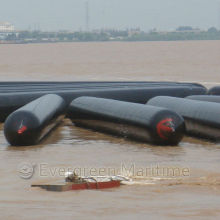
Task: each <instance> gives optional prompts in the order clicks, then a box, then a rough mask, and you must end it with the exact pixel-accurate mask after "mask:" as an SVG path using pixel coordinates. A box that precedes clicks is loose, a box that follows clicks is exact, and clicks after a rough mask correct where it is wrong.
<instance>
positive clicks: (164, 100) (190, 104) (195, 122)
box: [147, 96, 220, 140]
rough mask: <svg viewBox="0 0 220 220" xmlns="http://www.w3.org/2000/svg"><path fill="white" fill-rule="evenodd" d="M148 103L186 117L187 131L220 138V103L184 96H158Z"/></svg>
mask: <svg viewBox="0 0 220 220" xmlns="http://www.w3.org/2000/svg"><path fill="white" fill-rule="evenodd" d="M147 104H148V105H152V106H157V107H164V108H169V109H172V110H173V111H175V112H177V113H178V114H180V115H181V116H183V117H184V119H185V124H186V132H187V133H188V134H190V135H193V136H198V137H202V138H209V139H213V140H219V139H220V117H219V115H220V104H218V103H212V102H205V101H197V100H190V99H183V98H174V97H166V96H158V97H155V98H152V99H151V100H149V101H148V103H147Z"/></svg>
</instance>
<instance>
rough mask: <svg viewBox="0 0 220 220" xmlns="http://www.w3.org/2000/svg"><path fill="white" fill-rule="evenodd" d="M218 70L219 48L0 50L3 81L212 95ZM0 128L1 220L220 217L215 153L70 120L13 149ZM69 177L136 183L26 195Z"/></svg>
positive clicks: (209, 146)
mask: <svg viewBox="0 0 220 220" xmlns="http://www.w3.org/2000/svg"><path fill="white" fill-rule="evenodd" d="M219 61H220V41H188V42H141V43H119V42H115V43H64V44H62V43H61V44H30V45H0V80H1V81H4V80H7V81H12V80H25V81H30V80H38V81H43V80H52V81H54V80H57V81H58V80H72V81H74V80H82V81H83V80H86V81H89V80H90V81H92V80H96V81H102V80H105V81H107V80H117V81H119V80H139V81H141V80H143V81H148V80H150V81H152V80H160V81H161V80H166V81H188V82H200V83H203V84H204V85H205V86H207V87H211V86H214V85H218V84H219V83H220V62H219ZM0 128H1V129H0V215H1V219H10V220H12V219H36V220H41V219H42V220H45V219H122V220H123V219H138V218H139V219H146V217H147V218H148V219H184V218H187V219H218V218H219V217H220V208H219V207H220V169H219V166H220V144H218V143H211V142H208V141H204V140H198V139H194V138H190V137H185V138H184V139H183V140H182V142H181V143H180V144H179V146H174V147H169V146H168V147H161V146H151V145H149V144H143V143H136V142H133V141H130V140H125V139H122V138H116V137H113V136H110V135H105V134H101V133H98V132H93V131H90V130H85V129H82V128H76V127H74V126H73V125H72V123H71V122H70V121H69V120H67V119H66V120H65V121H64V122H63V123H62V125H60V126H59V127H58V128H57V129H56V130H55V131H54V132H53V133H52V134H51V135H50V136H49V137H48V138H46V139H45V140H44V141H43V142H42V143H41V144H40V145H37V146H33V147H21V148H15V147H10V146H9V145H8V143H7V141H6V140H5V138H4V133H3V124H2V125H1V127H0ZM24 162H25V163H28V164H31V165H33V166H34V168H35V173H34V175H33V177H32V178H30V179H24V178H21V177H20V176H19V172H18V171H19V167H21V166H22V165H23V163H24ZM68 169H76V170H77V171H79V172H80V171H81V173H82V174H84V173H85V172H86V174H88V173H89V172H92V174H103V173H105V174H111V173H112V172H113V171H117V172H118V171H122V174H129V176H130V177H131V178H133V180H134V182H133V183H132V184H131V185H129V186H127V185H125V186H122V187H120V188H117V189H111V190H103V191H78V192H74V191H71V192H63V193H58V192H46V191H44V190H41V189H37V188H31V187H30V185H31V184H32V183H36V182H45V181H48V180H54V181H56V180H59V179H62V178H63V176H62V175H63V171H64V170H65V171H66V170H68ZM156 169H159V171H160V172H159V173H155V170H156ZM172 169H176V171H175V174H174V175H168V173H167V172H166V171H167V170H172ZM100 172H101V173H100ZM169 174H170V173H169Z"/></svg>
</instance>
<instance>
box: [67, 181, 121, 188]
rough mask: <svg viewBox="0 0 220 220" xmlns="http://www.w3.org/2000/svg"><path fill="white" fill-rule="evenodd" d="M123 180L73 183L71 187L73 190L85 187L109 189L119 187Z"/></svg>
mask: <svg viewBox="0 0 220 220" xmlns="http://www.w3.org/2000/svg"><path fill="white" fill-rule="evenodd" d="M120 182H121V181H119V180H112V181H108V182H86V183H78V184H77V183H73V184H72V187H71V189H72V190H83V189H108V188H114V187H119V186H120V185H121V183H120Z"/></svg>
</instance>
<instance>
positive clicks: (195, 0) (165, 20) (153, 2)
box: [0, 0, 220, 30]
mask: <svg viewBox="0 0 220 220" xmlns="http://www.w3.org/2000/svg"><path fill="white" fill-rule="evenodd" d="M88 1H89V11H90V13H89V14H90V28H91V29H95V28H131V27H140V28H141V29H143V30H149V29H152V28H157V29H160V30H170V29H175V28H176V27H178V26H182V25H190V26H193V27H199V28H208V27H210V26H216V27H220V0H88ZM85 2H86V0H0V21H9V22H11V23H13V24H14V25H15V26H16V27H17V28H19V29H27V28H28V27H29V28H31V29H34V28H36V27H40V28H41V29H43V30H61V29H68V30H79V29H85V26H86V25H85V24H86V18H85V17H86V10H85Z"/></svg>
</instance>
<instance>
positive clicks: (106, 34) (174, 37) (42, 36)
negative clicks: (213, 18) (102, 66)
mask: <svg viewBox="0 0 220 220" xmlns="http://www.w3.org/2000/svg"><path fill="white" fill-rule="evenodd" d="M0 37H1V38H0V44H29V43H64V42H65V43H66V42H68V43H70V42H115V41H117V42H146V41H195V40H197V41H198V40H220V30H217V29H216V28H210V29H208V30H207V31H202V30H197V29H192V30H191V29H190V30H185V29H184V30H182V29H180V30H176V31H172V32H157V31H151V32H144V31H141V30H103V31H102V30H101V31H93V32H42V31H20V32H12V33H7V34H6V33H5V34H3V33H0Z"/></svg>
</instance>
